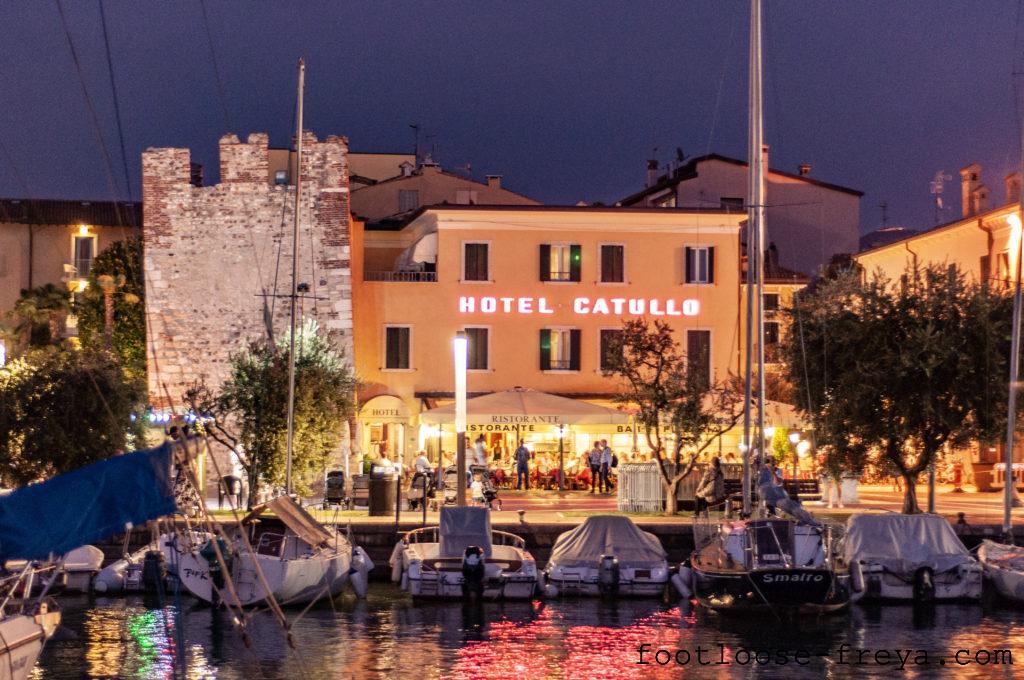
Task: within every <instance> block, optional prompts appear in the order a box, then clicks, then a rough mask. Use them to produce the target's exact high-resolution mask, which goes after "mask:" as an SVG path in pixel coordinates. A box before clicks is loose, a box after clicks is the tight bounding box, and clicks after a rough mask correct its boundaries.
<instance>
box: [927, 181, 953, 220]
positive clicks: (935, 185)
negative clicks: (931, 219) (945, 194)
mask: <svg viewBox="0 0 1024 680" xmlns="http://www.w3.org/2000/svg"><path fill="white" fill-rule="evenodd" d="M950 179H953V176H952V175H948V174H946V173H945V172H943V171H942V170H939V171H938V172H936V173H935V179H933V180H932V182H931V191H932V196H934V197H935V224H938V223H939V212H940V211H942V210H945V209H946V206H945V205H943V204H942V189H943V187H944V185H945V182H946V180H950Z"/></svg>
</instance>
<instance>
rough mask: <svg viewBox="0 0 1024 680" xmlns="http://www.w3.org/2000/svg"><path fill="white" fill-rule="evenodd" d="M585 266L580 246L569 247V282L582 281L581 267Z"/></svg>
mask: <svg viewBox="0 0 1024 680" xmlns="http://www.w3.org/2000/svg"><path fill="white" fill-rule="evenodd" d="M582 264H583V248H582V247H580V246H570V247H569V280H570V281H576V282H579V281H580V280H582V272H581V269H582V267H581V265H582Z"/></svg>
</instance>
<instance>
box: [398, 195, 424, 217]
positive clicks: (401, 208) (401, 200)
mask: <svg viewBox="0 0 1024 680" xmlns="http://www.w3.org/2000/svg"><path fill="white" fill-rule="evenodd" d="M418 207H420V192H419V190H417V189H399V190H398V212H409V211H410V210H415V209H416V208H418Z"/></svg>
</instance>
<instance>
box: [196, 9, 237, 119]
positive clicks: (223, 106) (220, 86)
mask: <svg viewBox="0 0 1024 680" xmlns="http://www.w3.org/2000/svg"><path fill="white" fill-rule="evenodd" d="M199 7H200V9H201V10H202V13H203V29H204V30H205V32H206V44H207V45H208V46H209V48H210V62H211V63H212V64H213V78H214V80H215V81H216V84H217V99H218V100H219V103H220V111H221V114H222V115H223V116H224V129H225V130H230V129H231V116H229V115H228V98H227V94H226V93H225V90H224V81H223V80H221V77H220V67H219V66H218V64H217V51H216V50H215V49H214V46H213V34H212V33H211V32H210V18H209V16H208V15H207V14H206V2H205V0H199Z"/></svg>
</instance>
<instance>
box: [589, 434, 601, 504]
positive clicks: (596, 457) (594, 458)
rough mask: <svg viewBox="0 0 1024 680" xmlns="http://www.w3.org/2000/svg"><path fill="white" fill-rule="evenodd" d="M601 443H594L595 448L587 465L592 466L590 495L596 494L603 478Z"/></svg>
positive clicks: (591, 450) (591, 451)
mask: <svg viewBox="0 0 1024 680" xmlns="http://www.w3.org/2000/svg"><path fill="white" fill-rule="evenodd" d="M602 453H603V451H602V450H601V442H599V441H597V442H594V448H592V449H590V453H589V454H587V465H589V466H590V493H595V491H596V489H597V485H598V480H599V479H600V478H601V455H602Z"/></svg>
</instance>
